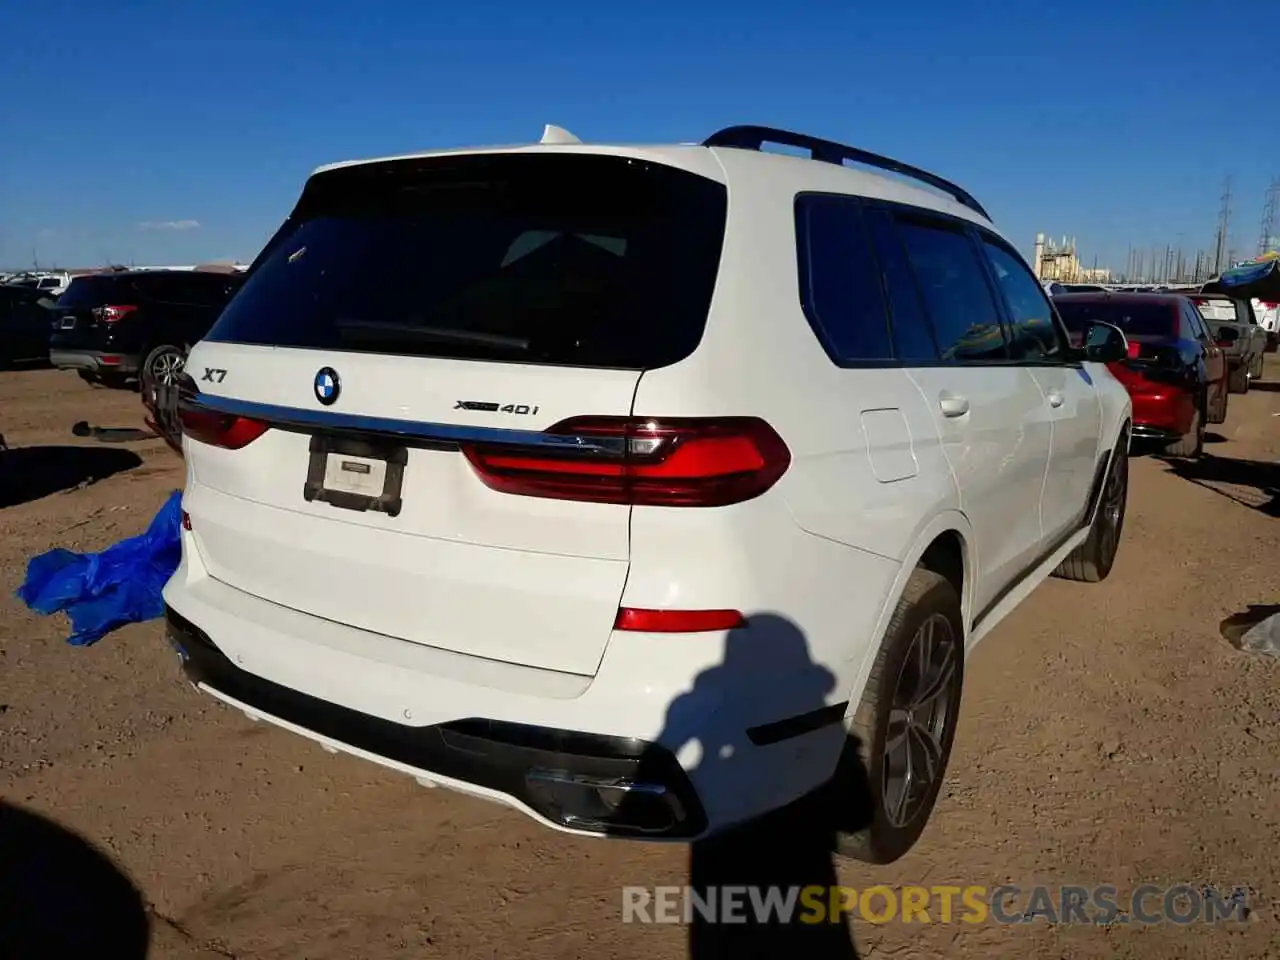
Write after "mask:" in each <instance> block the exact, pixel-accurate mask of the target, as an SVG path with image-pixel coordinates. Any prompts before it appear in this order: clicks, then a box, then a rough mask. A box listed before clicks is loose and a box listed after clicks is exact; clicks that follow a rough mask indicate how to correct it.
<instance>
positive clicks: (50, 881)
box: [0, 802, 151, 960]
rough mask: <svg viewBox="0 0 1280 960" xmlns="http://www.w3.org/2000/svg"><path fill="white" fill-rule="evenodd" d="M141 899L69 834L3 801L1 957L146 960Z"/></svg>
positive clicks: (102, 859)
mask: <svg viewBox="0 0 1280 960" xmlns="http://www.w3.org/2000/svg"><path fill="white" fill-rule="evenodd" d="M150 926H151V925H150V922H149V920H148V918H147V911H146V906H145V904H144V903H143V900H142V895H141V894H140V893H139V892H138V890H137V888H136V887H135V886H134V885H133V883H132V882H131V881H130V880H129V878H128V877H126V876H125V875H124V873H123V872H122V871H121V870H120V868H119V867H117V866H116V865H115V864H114V863H112V862H111V860H110V859H109V858H108V857H107V856H106V855H104V854H103V853H101V852H99V851H98V850H96V849H95V848H94V847H93V846H92V845H90V844H89V843H88V842H87V841H86V840H84V839H82V838H81V837H78V836H76V835H75V834H74V833H72V832H71V831H69V830H67V829H66V828H65V827H62V826H59V825H58V824H57V823H54V822H53V821H52V820H47V819H45V818H44V817H42V816H39V815H38V814H35V813H32V812H31V811H29V810H23V809H21V808H20V807H15V806H12V805H11V804H7V803H4V802H0V957H13V958H15V960H19V958H21V960H26V958H32V960H36V958H45V957H47V958H50V960H53V958H59V960H61V958H64V957H65V958H67V960H71V958H73V957H112V958H114V960H145V958H146V956H147V948H148V942H149V939H150Z"/></svg>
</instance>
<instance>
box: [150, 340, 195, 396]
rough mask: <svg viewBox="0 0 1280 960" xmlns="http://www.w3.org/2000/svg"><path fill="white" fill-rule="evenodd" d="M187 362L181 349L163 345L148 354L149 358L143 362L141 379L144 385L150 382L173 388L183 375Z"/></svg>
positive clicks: (171, 345)
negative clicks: (180, 375)
mask: <svg viewBox="0 0 1280 960" xmlns="http://www.w3.org/2000/svg"><path fill="white" fill-rule="evenodd" d="M186 362H187V358H186V354H184V353H183V351H182V348H181V347H176V346H174V345H173V344H167V343H166V344H161V345H160V346H158V347H156V348H154V349H153V350H152V351H151V352H150V353H148V354H147V358H146V359H145V360H143V361H142V370H141V371H140V372H139V373H140V377H139V379H141V380H142V381H143V382H144V383H145V382H148V381H149V382H151V383H155V384H163V385H164V386H166V387H171V386H173V385H174V384H176V383H177V382H178V375H179V374H181V373H182V368H183V367H184V366H186Z"/></svg>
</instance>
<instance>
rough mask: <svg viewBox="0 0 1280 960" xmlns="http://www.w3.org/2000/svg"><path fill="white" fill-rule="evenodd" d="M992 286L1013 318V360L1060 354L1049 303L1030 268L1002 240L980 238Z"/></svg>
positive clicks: (1036, 358) (1045, 357) (1043, 357)
mask: <svg viewBox="0 0 1280 960" xmlns="http://www.w3.org/2000/svg"><path fill="white" fill-rule="evenodd" d="M982 246H983V249H984V250H986V253H987V259H988V260H990V261H991V272H992V274H993V275H994V276H995V278H996V286H997V287H998V288H999V290H1000V292H1001V294H1002V295H1003V296H1004V300H1005V303H1006V304H1007V305H1008V307H1009V317H1010V319H1011V320H1012V322H1013V330H1012V331H1011V332H1012V334H1013V343H1012V344H1010V350H1011V352H1012V354H1013V357H1014V359H1016V360H1047V359H1053V358H1058V357H1061V356H1062V344H1061V343H1060V342H1059V340H1058V330H1057V326H1056V324H1055V322H1054V319H1053V307H1052V306H1050V304H1049V298H1048V297H1046V296H1045V295H1044V288H1042V287H1041V286H1040V282H1039V281H1038V280H1036V278H1035V277H1034V276H1033V275H1032V273H1031V271H1030V270H1028V269H1027V267H1026V266H1025V265H1024V264H1023V263H1022V261H1021V260H1020V259H1018V257H1017V256H1015V255H1014V254H1013V253H1012V252H1011V251H1009V250H1007V249H1005V247H1004V246H1003V244H998V243H996V242H994V241H992V240H989V239H984V240H983V244H982Z"/></svg>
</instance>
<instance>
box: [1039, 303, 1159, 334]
mask: <svg viewBox="0 0 1280 960" xmlns="http://www.w3.org/2000/svg"><path fill="white" fill-rule="evenodd" d="M1053 305H1054V306H1055V307H1057V308H1058V315H1059V316H1060V317H1062V322H1063V323H1064V324H1066V327H1067V329H1068V330H1070V331H1071V332H1072V333H1079V332H1080V331H1081V330H1083V329H1084V325H1085V324H1086V323H1087V322H1089V321H1090V320H1101V321H1102V322H1103V323H1109V324H1112V325H1113V326H1117V327H1119V328H1120V329H1121V330H1123V331H1124V332H1125V333H1127V334H1130V335H1133V336H1149V337H1171V336H1173V335H1174V324H1175V322H1176V321H1177V318H1178V314H1177V311H1176V310H1175V309H1174V307H1172V306H1170V305H1169V304H1165V303H1142V302H1130V303H1126V302H1125V301H1123V300H1055V301H1054V302H1053Z"/></svg>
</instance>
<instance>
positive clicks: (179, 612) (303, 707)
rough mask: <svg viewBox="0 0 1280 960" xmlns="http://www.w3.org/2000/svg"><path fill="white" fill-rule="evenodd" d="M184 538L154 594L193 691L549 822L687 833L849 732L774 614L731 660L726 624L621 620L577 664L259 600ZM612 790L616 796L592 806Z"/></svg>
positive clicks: (712, 828) (787, 789)
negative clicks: (678, 625)
mask: <svg viewBox="0 0 1280 960" xmlns="http://www.w3.org/2000/svg"><path fill="white" fill-rule="evenodd" d="M198 522H199V521H198V519H197V523H198ZM811 539H813V540H814V542H815V543H819V544H822V543H825V542H824V541H818V540H817V539H816V538H811ZM183 540H184V549H183V560H182V563H181V565H180V566H179V569H178V571H177V572H176V573H175V575H174V576H173V577H172V578H171V579H170V581H169V583H168V584H167V585H166V587H165V591H164V596H165V601H166V604H167V606H168V611H169V612H168V623H169V634H170V638H171V640H172V642H173V643H174V645H175V646H177V647H178V648H179V649H180V651H181V652H182V655H183V657H184V667H185V669H186V671H187V673H188V675H189V676H190V677H191V679H192V680H193V681H195V682H196V684H197V685H198V686H199V687H200V689H202V690H203V691H204V692H206V693H209V694H211V695H213V696H215V697H217V698H219V699H221V700H223V701H224V702H226V703H228V704H230V705H231V706H233V707H235V708H237V709H240V710H243V711H244V712H246V713H248V714H250V715H251V716H253V717H255V718H257V719H263V720H266V721H268V722H271V723H274V724H276V725H278V726H281V727H283V728H285V729H287V730H290V731H291V732H293V733H296V734H300V735H302V736H306V737H308V738H310V739H313V740H316V741H318V742H320V743H321V744H323V745H324V746H326V747H327V748H331V749H337V750H342V751H345V752H348V753H351V754H354V755H356V756H359V757H361V758H363V759H366V760H370V761H373V762H375V763H378V764H380V765H382V766H384V767H387V768H390V769H393V770H396V771H399V772H401V773H406V774H409V775H410V776H413V777H415V778H416V779H417V780H418V781H419V782H420V783H423V784H425V785H429V786H444V787H446V788H449V789H452V790H456V791H458V792H461V793H465V794H470V795H472V796H478V797H482V798H485V799H489V800H493V801H497V802H500V803H503V804H506V805H508V806H511V807H514V808H516V809H517V810H520V811H521V812H523V813H525V814H527V815H529V816H531V817H533V818H534V819H536V820H538V821H540V822H541V823H543V824H545V825H547V826H550V827H553V828H556V829H559V830H563V831H567V832H572V833H577V834H583V835H596V836H601V835H604V836H629V837H635V838H642V839H654V840H660V839H667V840H679V841H686V840H692V839H696V838H697V837H699V836H705V835H707V834H710V833H715V832H717V831H719V830H721V829H723V828H725V827H728V826H732V825H733V824H736V823H740V822H742V821H745V820H750V819H752V818H754V817H756V816H759V815H762V814H765V813H768V812H770V811H772V810H774V809H777V808H779V807H782V806H785V805H786V804H788V803H790V802H792V801H794V800H796V799H798V798H800V797H802V796H804V795H805V794H807V793H810V792H811V791H812V790H814V789H816V788H818V787H820V786H821V785H822V784H823V783H824V782H826V781H827V780H828V779H829V778H830V776H831V774H832V772H833V771H834V769H835V765H836V761H837V759H838V757H839V755H840V751H841V749H842V747H843V746H844V740H845V729H844V726H843V724H842V723H841V720H842V718H843V716H844V714H845V712H846V708H847V703H846V702H845V701H844V699H843V697H844V696H847V690H848V688H847V687H845V686H843V685H841V684H832V685H830V686H828V687H826V689H821V688H819V689H814V688H812V687H810V686H807V683H808V680H809V679H810V678H811V677H812V676H813V675H814V674H816V673H818V672H819V671H817V670H816V669H814V667H813V664H804V663H803V662H802V663H801V664H799V665H796V664H791V663H789V662H787V659H786V656H785V655H784V654H781V653H775V652H773V651H783V650H787V649H789V648H788V647H787V640H788V638H787V637H786V636H784V635H780V634H778V633H777V632H776V630H777V628H776V626H774V627H773V628H771V627H770V626H768V625H767V621H768V620H769V618H767V617H766V618H765V621H766V624H765V625H763V626H761V627H760V628H758V633H759V635H758V636H755V635H754V634H755V633H756V632H757V629H756V628H754V627H749V628H748V629H745V630H738V631H733V632H732V633H733V634H734V635H736V636H734V638H733V641H732V642H733V644H735V645H741V646H742V647H744V648H746V649H747V651H748V652H746V653H744V654H742V655H741V656H738V657H734V658H733V666H732V667H731V668H728V669H727V668H726V666H725V663H726V661H727V660H728V659H730V655H729V654H728V653H727V652H726V651H727V650H729V649H733V647H732V646H731V645H730V638H729V637H728V636H727V635H726V634H725V633H724V632H707V633H700V634H648V633H638V632H637V633H628V632H615V633H614V634H613V637H612V639H611V640H610V641H609V645H608V650H607V652H606V654H605V657H604V660H603V661H602V663H601V665H600V668H599V670H598V671H597V673H596V675H595V676H593V677H586V676H578V675H575V674H565V673H558V672H555V671H550V670H544V669H537V668H533V667H525V666H520V665H516V664H511V663H505V662H501V661H496V660H487V659H483V658H480V657H475V656H469V655H464V654H460V653H455V652H452V651H447V650H442V649H438V648H435V647H429V646H425V645H422V644H416V643H410V642H407V641H403V640H397V639H395V638H392V637H387V636H383V635H380V634H374V633H370V632H368V631H364V630H360V629H356V628H353V627H349V626H346V625H343V624H339V623H335V622H333V621H330V620H324V619H321V618H318V617H314V616H311V615H309V614H306V613H303V612H300V611H297V610H292V609H289V608H287V607H283V606H280V605H278V604H274V603H271V602H268V601H265V600H262V599H259V598H257V597H253V596H251V595H250V594H247V593H245V592H243V591H241V590H238V589H236V588H233V587H230V586H228V585H226V584H224V583H221V582H220V581H217V580H214V579H213V578H212V577H210V576H209V575H208V573H207V572H206V571H205V570H204V567H203V564H202V562H201V560H200V557H199V552H198V550H197V549H195V547H194V546H193V543H194V541H193V539H192V537H191V534H189V533H184V534H183ZM748 622H749V624H750V623H753V622H754V621H752V620H751V619H750V618H749V620H748ZM529 629H537V627H536V625H530V627H529ZM771 630H772V631H773V632H771ZM771 656H773V657H775V662H770V657H771ZM797 666H798V667H799V672H797V673H795V674H794V675H790V674H788V672H787V670H796V669H797ZM806 666H807V667H808V668H809V669H808V670H805V669H804V668H805V667H806ZM605 795H608V796H609V797H611V798H612V800H613V801H615V806H614V808H613V809H612V810H604V809H602V808H601V803H602V802H604V801H602V799H601V798H602V797H603V796H605ZM623 795H625V799H622V800H621V802H616V801H617V800H618V798H619V797H621V796H623Z"/></svg>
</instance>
